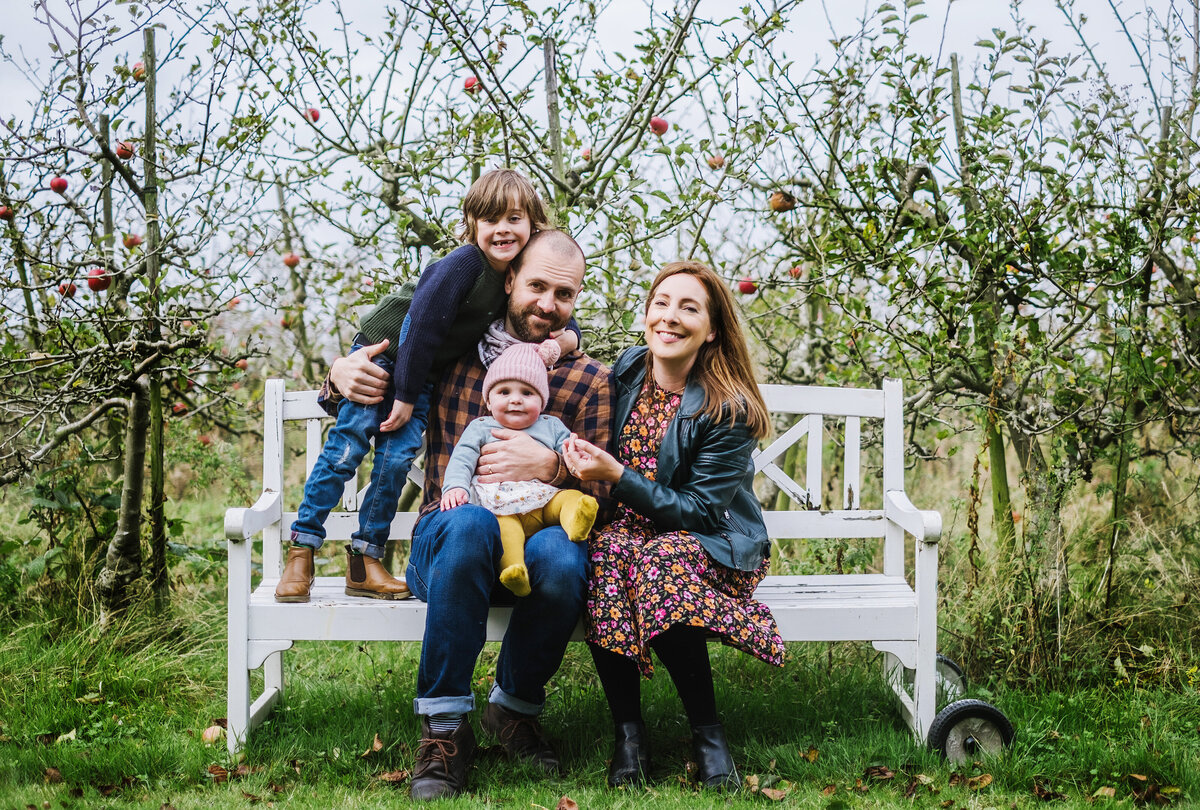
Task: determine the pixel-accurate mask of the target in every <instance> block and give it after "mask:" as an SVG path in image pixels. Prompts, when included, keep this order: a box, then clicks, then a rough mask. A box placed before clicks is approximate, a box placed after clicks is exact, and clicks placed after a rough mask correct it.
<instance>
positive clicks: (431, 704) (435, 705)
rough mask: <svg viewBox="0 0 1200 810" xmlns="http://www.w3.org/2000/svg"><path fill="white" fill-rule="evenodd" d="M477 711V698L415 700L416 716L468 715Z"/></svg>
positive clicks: (469, 696)
mask: <svg viewBox="0 0 1200 810" xmlns="http://www.w3.org/2000/svg"><path fill="white" fill-rule="evenodd" d="M474 710H475V696H474V695H465V696H462V697H425V698H422V697H419V698H413V712H414V713H415V714H424V715H430V714H456V715H457V714H466V713H467V712H471V711H474Z"/></svg>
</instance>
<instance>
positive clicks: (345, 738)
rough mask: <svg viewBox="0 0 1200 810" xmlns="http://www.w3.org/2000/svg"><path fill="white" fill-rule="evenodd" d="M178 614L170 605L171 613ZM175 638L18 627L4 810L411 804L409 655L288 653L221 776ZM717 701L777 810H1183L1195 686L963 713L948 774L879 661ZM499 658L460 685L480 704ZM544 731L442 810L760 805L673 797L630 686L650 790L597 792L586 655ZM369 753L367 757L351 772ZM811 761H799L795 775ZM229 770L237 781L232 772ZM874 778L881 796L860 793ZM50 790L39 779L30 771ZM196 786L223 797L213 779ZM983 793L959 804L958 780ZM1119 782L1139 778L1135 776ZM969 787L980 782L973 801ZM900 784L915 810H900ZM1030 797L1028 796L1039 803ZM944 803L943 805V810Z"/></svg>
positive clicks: (656, 733) (196, 654)
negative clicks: (551, 752)
mask: <svg viewBox="0 0 1200 810" xmlns="http://www.w3.org/2000/svg"><path fill="white" fill-rule="evenodd" d="M186 598H187V597H178V599H186ZM192 600H193V601H191V602H187V603H182V604H178V603H177V605H176V608H175V615H176V616H177V617H185V618H174V619H166V620H162V619H152V618H149V617H146V616H139V617H134V618H131V619H130V620H129V621H128V623H127V624H126V625H125V626H123V627H119V628H117V629H116V630H115V631H114V632H112V633H110V634H108V635H107V636H100V635H98V634H96V633H95V632H94V631H91V630H79V629H72V628H71V627H69V626H68V625H67V624H65V623H62V622H55V621H40V622H28V623H24V624H22V625H21V626H18V627H16V628H13V629H12V632H11V634H9V635H7V636H6V637H5V638H4V639H3V641H0V810H6V808H9V807H12V808H22V807H27V806H31V805H32V806H34V807H42V806H44V803H45V802H49V806H50V807H66V808H70V807H101V806H107V807H146V808H161V807H162V806H163V805H169V806H171V807H174V808H177V809H178V810H184V808H192V807H196V808H200V807H205V808H208V807H214V806H217V807H249V806H251V805H253V804H255V803H259V802H261V803H262V804H264V805H265V804H266V803H267V802H272V803H274V804H275V805H276V806H280V805H281V804H285V805H286V806H287V807H295V808H308V807H312V808H336V807H358V806H364V805H378V804H380V803H389V804H391V803H401V804H407V803H408V798H407V793H406V787H407V785H406V784H405V783H403V782H401V783H399V784H397V785H393V784H391V783H389V782H387V781H385V780H383V779H381V778H380V775H381V774H385V773H387V772H391V771H398V770H407V769H410V768H411V767H412V761H413V754H414V751H415V744H416V739H417V728H418V726H417V719H416V718H415V716H414V715H413V714H412V711H411V704H412V697H413V693H414V684H415V677H416V676H415V669H416V664H417V658H418V655H419V648H418V647H417V646H416V645H413V644H382V643H376V644H369V645H357V644H346V643H336V644H334V643H330V644H315V643H302V644H298V645H297V647H296V649H295V650H294V651H292V652H290V653H288V654H287V667H286V672H287V679H288V680H287V683H288V692H287V697H286V700H285V702H284V703H283V704H282V705H280V706H279V707H278V708H277V709H276V711H275V712H274V714H273V715H272V716H271V718H270V719H269V720H268V722H267V723H265V724H264V725H263V726H262V727H260V728H259V729H257V730H256V731H255V733H254V734H253V736H252V738H251V740H250V742H249V744H248V745H247V746H246V749H245V751H244V754H243V755H242V757H241V758H240V759H239V760H238V761H230V759H229V757H228V755H227V754H226V752H225V749H224V747H223V745H218V746H215V747H214V746H206V745H205V744H203V742H202V741H201V739H200V735H201V732H202V731H203V730H204V728H205V727H207V726H208V725H210V724H211V722H212V721H213V720H214V719H216V718H220V717H223V716H224V714H225V706H224V676H225V667H224V614H223V609H222V606H221V605H219V604H212V603H210V602H206V601H202V600H201V599H199V598H198V597H192ZM712 650H713V657H714V665H715V669H716V672H717V678H718V684H719V690H720V691H719V696H718V697H719V702H720V706H721V708H722V712H723V714H724V718H725V722H726V725H727V728H728V730H729V736H730V739H731V741H732V744H733V746H734V750H735V756H736V759H737V761H738V764H739V766H740V768H741V769H742V773H743V775H744V776H750V775H754V776H756V777H757V779H758V782H759V784H760V785H762V786H769V787H771V788H773V789H775V790H780V791H782V792H783V793H782V796H783V798H782V799H781V801H779V802H778V804H781V805H784V806H793V807H820V808H839V807H850V808H858V807H912V806H917V807H927V806H929V807H934V806H945V807H962V808H973V807H980V808H985V807H1018V808H1021V807H1035V806H1042V805H1043V804H1045V802H1044V801H1042V800H1040V799H1039V798H1038V797H1037V795H1036V794H1035V791H1042V792H1051V793H1056V794H1062V795H1063V796H1065V799H1063V800H1061V801H1058V802H1056V803H1055V806H1058V807H1085V806H1087V807H1090V806H1093V801H1092V797H1093V796H1094V795H1095V794H1096V792H1097V790H1099V789H1102V788H1107V787H1111V788H1113V789H1114V793H1115V799H1113V800H1109V799H1104V798H1099V799H1096V800H1095V803H1096V804H1098V805H1100V806H1108V805H1113V806H1126V807H1128V806H1132V805H1133V803H1134V799H1135V796H1134V791H1135V790H1137V791H1145V790H1146V789H1147V788H1148V787H1149V786H1155V787H1156V788H1157V789H1159V790H1160V791H1161V790H1166V795H1167V796H1169V797H1171V798H1173V799H1174V800H1175V803H1176V804H1177V805H1178V806H1188V804H1189V802H1191V801H1196V800H1200V688H1198V687H1197V685H1196V684H1195V683H1192V684H1189V685H1188V686H1187V688H1182V689H1173V690H1169V689H1166V688H1161V687H1159V688H1156V689H1136V688H1133V687H1128V686H1123V687H1119V688H1113V689H1105V690H1098V689H1093V690H1089V691H1081V692H1076V693H1073V694H1070V695H1064V694H1059V693H1047V694H1033V693H1029V692H1020V691H1013V690H1004V689H1000V688H997V689H996V690H995V691H994V692H989V691H987V690H975V692H974V694H976V695H978V696H981V697H984V698H986V699H989V700H991V701H993V702H995V703H996V704H997V705H1000V706H1001V707H1002V708H1003V709H1004V710H1005V711H1006V712H1007V714H1008V715H1009V717H1010V718H1011V719H1012V721H1013V723H1014V725H1015V726H1016V727H1017V729H1018V736H1017V740H1016V742H1015V744H1014V746H1013V748H1012V749H1011V751H1010V752H1009V753H1008V754H1007V755H1006V756H1004V757H1003V758H1001V759H999V760H995V761H986V762H982V763H980V764H978V765H973V766H966V767H960V768H955V767H952V766H950V765H947V764H946V763H944V762H942V761H941V760H940V759H939V758H938V757H937V756H935V755H933V754H931V753H929V752H927V751H925V750H923V749H921V748H919V747H918V746H916V745H915V744H913V742H912V741H911V739H910V737H909V735H908V731H907V729H906V728H905V727H904V726H903V724H902V723H901V722H900V720H899V719H898V715H897V714H896V712H895V710H894V708H893V706H892V704H891V702H890V700H889V698H888V696H887V694H888V693H887V691H886V689H885V687H884V686H883V685H882V683H881V682H880V680H879V679H878V677H877V675H876V670H877V667H876V663H877V662H876V660H875V657H874V654H873V653H872V652H871V651H870V649H869V648H867V647H863V646H860V645H837V646H834V647H832V648H831V647H829V646H828V645H821V644H810V645H793V646H791V647H790V649H789V654H790V661H789V663H788V665H787V666H786V667H785V668H783V669H775V668H772V667H768V666H766V665H763V664H761V663H759V662H757V661H755V660H753V659H751V658H749V657H747V656H744V655H740V654H737V653H735V652H732V651H729V650H726V649H724V648H717V647H713V648H712ZM496 652H497V648H496V646H495V645H488V647H487V648H485V651H484V653H483V655H482V656H481V658H480V662H479V666H478V668H477V669H476V695H477V696H479V697H480V698H482V696H483V695H484V694H486V691H487V687H488V685H489V681H488V678H489V676H490V674H491V672H492V667H493V665H494V661H495V655H496ZM552 690H553V691H552V693H551V695H550V698H549V701H548V706H547V711H546V715H545V717H544V721H545V725H546V728H547V729H548V730H549V731H550V733H551V735H552V736H553V737H554V738H555V739H556V740H557V741H558V742H559V750H560V753H561V755H562V757H563V760H564V762H565V764H566V773H565V774H564V775H563V776H562V777H560V778H556V779H547V778H545V777H543V776H542V775H540V773H538V772H536V771H534V770H533V769H532V768H531V767H529V766H526V765H513V764H510V763H508V762H507V761H505V760H504V758H503V755H502V754H500V753H499V751H498V750H497V749H496V748H494V743H493V741H491V740H488V739H486V738H481V743H483V744H484V745H485V746H488V747H486V748H485V749H484V750H483V751H482V752H481V755H480V757H479V760H478V762H477V765H476V767H475V768H474V770H473V771H472V774H471V778H470V791H469V793H468V794H467V795H466V796H464V797H461V798H459V799H458V800H455V801H450V802H445V803H443V804H444V806H449V807H480V806H484V807H502V806H503V807H512V808H530V807H536V806H541V807H545V808H551V810H552V809H553V808H555V807H556V806H557V804H558V801H559V798H560V797H561V796H564V795H566V796H570V797H571V798H572V799H574V800H575V801H576V802H578V804H579V806H580V807H581V808H585V810H586V808H598V807H644V806H646V805H647V804H648V803H649V802H651V801H653V802H654V803H655V804H656V805H661V806H662V807H664V808H675V807H681V808H682V807H688V808H691V807H750V806H755V805H761V804H763V803H767V804H775V803H776V802H773V801H770V800H769V799H768V798H766V797H764V796H763V795H762V794H756V793H753V792H751V791H748V790H744V791H742V792H741V793H738V794H732V795H720V794H707V793H700V792H698V791H696V790H695V789H694V788H692V787H691V786H689V785H688V783H687V782H686V778H685V773H686V772H685V768H686V761H687V756H686V753H687V750H688V733H687V726H686V723H685V722H684V720H683V717H682V712H681V710H680V708H679V704H678V701H677V699H676V697H675V695H674V692H673V689H672V687H671V684H670V680H669V678H667V677H666V673H665V672H662V671H660V672H659V673H658V674H657V675H656V677H655V678H654V679H653V680H652V681H650V682H648V683H647V684H645V688H644V690H643V705H644V706H645V707H646V719H647V722H648V725H649V726H650V729H651V739H652V746H653V752H654V759H655V762H654V769H653V773H652V777H653V780H652V783H651V785H650V786H649V787H648V788H646V789H645V790H633V791H616V792H614V791H610V790H608V789H607V788H606V787H605V785H604V777H605V769H606V767H607V762H606V760H607V757H608V754H609V750H610V746H611V738H610V733H611V731H610V727H609V721H608V718H607V712H606V709H605V705H604V699H603V695H602V693H601V691H600V689H599V686H598V684H597V683H596V679H595V675H594V673H593V671H592V666H591V662H590V659H589V658H588V656H587V654H586V650H585V649H584V648H583V647H582V645H577V644H576V645H572V646H571V649H570V651H569V653H568V657H567V659H566V661H565V662H564V664H563V667H562V670H561V671H560V672H559V674H558V676H557V677H556V678H555V680H554V682H553V684H552ZM375 735H379V738H380V740H381V742H382V744H383V746H382V748H381V749H380V750H379V751H377V752H372V753H371V754H369V755H368V756H365V757H364V756H362V754H363V753H364V752H366V751H367V750H368V749H370V748H371V747H372V742H373V740H374V738H375ZM810 749H815V752H816V756H815V759H814V760H812V761H810V759H809V758H808V757H806V756H805V753H806V752H809V751H810ZM239 765H241V766H243V773H242V775H240V776H239V775H238V774H237V770H236V769H237V767H238V766H239ZM876 765H882V766H886V767H887V768H888V769H890V770H891V771H892V772H894V773H895V775H894V776H893V777H892V778H890V779H882V780H881V779H877V778H870V777H867V776H865V773H866V771H867V769H868V768H871V767H872V766H876ZM51 768H53V769H56V771H57V773H58V774H59V775H60V776H61V780H62V781H61V782H49V781H47V780H48V777H47V774H48V770H47V769H51ZM210 768H224V769H226V770H228V771H232V772H233V773H234V776H233V778H231V779H229V780H227V781H223V782H222V781H219V780H218V779H215V778H214V777H213V776H212V775H210ZM983 774H987V775H988V776H990V777H991V782H990V784H988V785H987V786H985V787H979V788H978V789H973V788H972V787H970V786H969V783H968V779H970V778H972V777H980V776H982V775H983ZM1133 774H1137V775H1140V776H1142V777H1144V780H1143V779H1139V778H1137V777H1135V776H1132V775H1133ZM981 781H984V780H979V779H977V781H976V782H975V784H976V785H978V784H979V782H981ZM910 785H912V786H913V788H912V790H913V794H914V795H913V797H912V798H905V793H906V789H907V788H909V786H910ZM1035 785H1036V788H1035ZM947 802H948V804H944V803H947Z"/></svg>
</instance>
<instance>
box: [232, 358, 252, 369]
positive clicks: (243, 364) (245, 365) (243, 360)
mask: <svg viewBox="0 0 1200 810" xmlns="http://www.w3.org/2000/svg"><path fill="white" fill-rule="evenodd" d="M234 365H235V366H237V367H238V368H240V369H241V370H242V371H245V370H246V369H247V368H249V366H250V363H248V362H247V361H246V358H245V357H243V358H240V359H239V360H238V361H237V362H236V363H234Z"/></svg>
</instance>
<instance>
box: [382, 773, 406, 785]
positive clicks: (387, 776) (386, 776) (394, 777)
mask: <svg viewBox="0 0 1200 810" xmlns="http://www.w3.org/2000/svg"><path fill="white" fill-rule="evenodd" d="M375 778H376V779H378V780H379V781H380V782H392V783H397V782H403V781H404V780H406V779H408V771H388V772H387V773H381V774H379V776H377V777H375Z"/></svg>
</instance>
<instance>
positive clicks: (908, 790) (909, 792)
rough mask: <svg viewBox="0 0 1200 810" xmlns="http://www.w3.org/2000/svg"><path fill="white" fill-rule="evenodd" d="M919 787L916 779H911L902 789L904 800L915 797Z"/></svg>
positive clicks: (919, 784)
mask: <svg viewBox="0 0 1200 810" xmlns="http://www.w3.org/2000/svg"><path fill="white" fill-rule="evenodd" d="M920 786H921V783H920V781H919V780H917V779H913V780H911V781H910V782H909V783H908V784H907V785H905V787H904V798H906V799H911V798H912V797H913V796H916V795H917V788H919V787H920Z"/></svg>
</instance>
